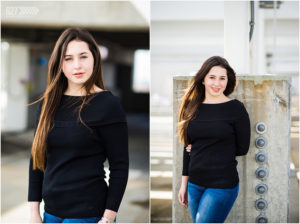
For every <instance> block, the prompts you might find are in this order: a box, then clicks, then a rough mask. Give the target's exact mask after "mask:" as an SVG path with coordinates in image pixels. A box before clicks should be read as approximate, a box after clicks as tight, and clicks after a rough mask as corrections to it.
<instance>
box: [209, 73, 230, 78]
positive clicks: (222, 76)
mask: <svg viewBox="0 0 300 224" xmlns="http://www.w3.org/2000/svg"><path fill="white" fill-rule="evenodd" d="M209 76H216V75H214V74H210V75H209ZM220 77H221V78H225V77H226V75H220Z"/></svg>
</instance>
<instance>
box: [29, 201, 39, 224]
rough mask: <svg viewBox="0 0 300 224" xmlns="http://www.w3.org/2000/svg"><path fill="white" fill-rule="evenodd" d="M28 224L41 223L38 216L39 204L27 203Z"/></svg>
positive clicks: (36, 202) (35, 202) (34, 202)
mask: <svg viewBox="0 0 300 224" xmlns="http://www.w3.org/2000/svg"><path fill="white" fill-rule="evenodd" d="M28 204H29V223H42V218H41V215H40V202H39V201H30V202H29V203H28Z"/></svg>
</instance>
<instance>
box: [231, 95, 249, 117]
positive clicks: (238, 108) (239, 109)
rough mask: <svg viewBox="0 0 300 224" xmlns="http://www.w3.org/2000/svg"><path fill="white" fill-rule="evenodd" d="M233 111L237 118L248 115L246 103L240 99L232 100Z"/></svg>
mask: <svg viewBox="0 0 300 224" xmlns="http://www.w3.org/2000/svg"><path fill="white" fill-rule="evenodd" d="M232 110H233V113H234V114H236V116H237V117H240V116H242V115H245V114H248V112H247V110H246V107H245V105H244V103H243V102H242V101H240V100H238V99H232Z"/></svg>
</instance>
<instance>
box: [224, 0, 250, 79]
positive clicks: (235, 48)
mask: <svg viewBox="0 0 300 224" xmlns="http://www.w3.org/2000/svg"><path fill="white" fill-rule="evenodd" d="M249 4H250V3H249V2H248V1H225V2H224V57H225V58H226V59H227V60H228V62H229V64H230V65H231V66H232V67H233V68H234V69H235V71H236V73H238V74H249Z"/></svg>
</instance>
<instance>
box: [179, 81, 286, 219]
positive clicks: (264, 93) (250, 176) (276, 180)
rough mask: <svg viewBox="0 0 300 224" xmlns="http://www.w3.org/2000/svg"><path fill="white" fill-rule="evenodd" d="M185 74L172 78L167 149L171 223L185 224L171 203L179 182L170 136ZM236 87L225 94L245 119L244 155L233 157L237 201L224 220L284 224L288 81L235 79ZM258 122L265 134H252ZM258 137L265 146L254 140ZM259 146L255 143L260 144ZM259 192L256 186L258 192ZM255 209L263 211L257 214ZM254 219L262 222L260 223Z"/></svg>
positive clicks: (181, 210) (182, 210) (185, 215)
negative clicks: (169, 153) (261, 159)
mask: <svg viewBox="0 0 300 224" xmlns="http://www.w3.org/2000/svg"><path fill="white" fill-rule="evenodd" d="M191 78H192V77H191V76H177V77H174V79H173V96H174V98H173V99H174V101H173V109H174V113H173V115H174V126H173V127H174V129H173V134H174V145H173V150H174V151H173V156H174V158H173V164H174V167H173V199H174V200H173V222H178V223H181V222H191V221H192V220H191V218H190V215H189V211H188V209H186V208H183V207H182V206H181V205H180V204H179V202H178V199H177V194H178V190H179V187H180V182H181V169H182V150H183V146H182V145H181V144H179V142H178V138H177V136H176V132H177V117H178V109H179V105H180V101H181V97H182V96H183V94H184V90H185V89H186V88H187V87H188V82H189V80H191ZM238 80H239V83H238V86H237V88H236V90H235V91H234V93H233V94H232V95H231V96H230V97H231V98H236V99H238V100H240V101H241V102H243V103H244V105H245V107H246V109H247V111H248V113H249V116H250V121H251V143H250V149H249V152H248V154H247V156H242V157H237V161H238V172H239V178H240V190H239V195H238V198H237V200H236V202H235V204H234V207H233V208H232V210H231V212H230V214H229V215H228V217H227V220H226V222H231V223H243V222H252V223H253V222H258V217H265V218H266V219H267V220H266V221H267V222H273V223H274V222H288V220H287V217H288V203H289V197H288V194H289V164H290V161H289V158H290V155H289V154H290V80H289V79H288V78H287V77H285V76H275V75H274V76H273V75H272V76H271V75H264V76H238ZM259 122H263V123H264V124H265V126H266V130H265V132H257V131H256V124H258V123H259ZM259 137H260V138H263V139H264V140H265V142H266V144H265V146H264V147H262V148H259V144H258V145H257V146H256V144H255V142H256V141H257V140H259V139H258V138H259ZM260 143H261V142H260ZM258 153H262V154H264V155H266V156H265V158H267V159H265V161H264V162H259V161H257V160H256V159H255V157H256V156H258V155H259V154H258ZM259 168H260V169H265V170H266V171H267V173H268V175H267V176H266V178H265V179H259V178H257V177H256V172H257V171H259V170H258V169H259ZM259 184H264V185H263V187H267V190H266V192H265V193H262V194H259V193H256V188H257V186H259ZM261 189H262V188H261ZM259 199H260V200H261V201H262V203H260V204H259V205H260V206H262V207H263V205H264V203H265V205H266V208H265V209H264V210H260V209H259V208H258V207H259V205H258V206H257V208H256V206H255V203H259V201H257V200H259ZM260 221H264V220H263V219H261V220H260Z"/></svg>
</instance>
